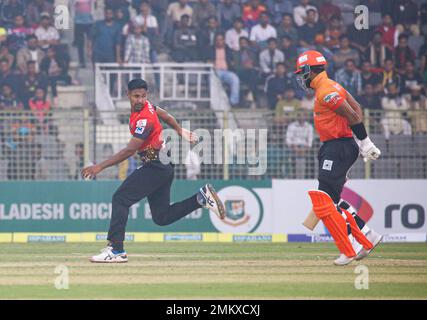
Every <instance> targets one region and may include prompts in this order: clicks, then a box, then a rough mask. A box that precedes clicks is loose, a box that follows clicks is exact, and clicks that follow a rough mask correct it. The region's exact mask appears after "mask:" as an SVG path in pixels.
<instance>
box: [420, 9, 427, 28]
mask: <svg viewBox="0 0 427 320" xmlns="http://www.w3.org/2000/svg"><path fill="white" fill-rule="evenodd" d="M420 24H421V32H422V33H423V34H424V35H427V2H424V3H422V4H421V7H420Z"/></svg>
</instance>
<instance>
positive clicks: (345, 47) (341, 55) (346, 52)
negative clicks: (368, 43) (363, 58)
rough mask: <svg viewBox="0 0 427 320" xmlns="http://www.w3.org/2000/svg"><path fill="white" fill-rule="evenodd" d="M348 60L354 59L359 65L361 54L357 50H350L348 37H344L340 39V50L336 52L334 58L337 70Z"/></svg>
mask: <svg viewBox="0 0 427 320" xmlns="http://www.w3.org/2000/svg"><path fill="white" fill-rule="evenodd" d="M348 59H352V60H353V61H354V63H355V64H356V65H359V61H360V57H359V53H358V52H357V50H355V49H352V48H350V40H349V39H348V36H346V35H342V36H341V37H340V48H339V49H338V50H337V51H336V52H335V54H334V57H333V61H334V65H335V69H340V68H342V67H343V66H344V64H345V62H346V61H347V60H348Z"/></svg>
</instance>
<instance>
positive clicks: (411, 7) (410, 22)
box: [393, 0, 419, 32]
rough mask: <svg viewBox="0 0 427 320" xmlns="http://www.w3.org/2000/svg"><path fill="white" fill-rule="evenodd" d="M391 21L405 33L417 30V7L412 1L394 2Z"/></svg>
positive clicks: (400, 0) (398, 0) (401, 0)
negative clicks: (403, 29)
mask: <svg viewBox="0 0 427 320" xmlns="http://www.w3.org/2000/svg"><path fill="white" fill-rule="evenodd" d="M393 20H394V22H395V24H400V25H402V26H403V27H404V28H405V29H406V30H407V31H409V30H413V27H414V26H415V27H416V28H418V5H417V4H416V3H415V2H414V1H413V0H397V1H394V8H393ZM418 32H419V31H418Z"/></svg>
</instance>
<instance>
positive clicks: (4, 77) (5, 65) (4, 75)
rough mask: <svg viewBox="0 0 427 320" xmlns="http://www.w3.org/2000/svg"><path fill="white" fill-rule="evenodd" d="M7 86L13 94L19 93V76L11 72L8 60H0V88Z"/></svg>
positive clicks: (20, 82)
mask: <svg viewBox="0 0 427 320" xmlns="http://www.w3.org/2000/svg"><path fill="white" fill-rule="evenodd" d="M4 84H9V85H10V86H11V88H12V91H13V92H19V90H20V89H21V87H22V79H21V77H20V75H18V74H16V73H13V72H12V71H11V68H10V65H9V61H8V60H5V59H3V60H0V86H2V85H4Z"/></svg>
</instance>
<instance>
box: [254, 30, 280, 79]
mask: <svg viewBox="0 0 427 320" xmlns="http://www.w3.org/2000/svg"><path fill="white" fill-rule="evenodd" d="M284 61H285V56H284V55H283V52H282V51H280V50H279V49H277V40H276V39H275V38H270V39H268V47H267V48H266V49H264V50H263V51H261V53H260V54H259V64H260V67H261V72H262V76H263V77H262V78H263V79H266V78H267V77H268V76H269V75H271V74H272V73H273V72H274V70H275V69H276V65H277V63H279V62H284Z"/></svg>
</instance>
